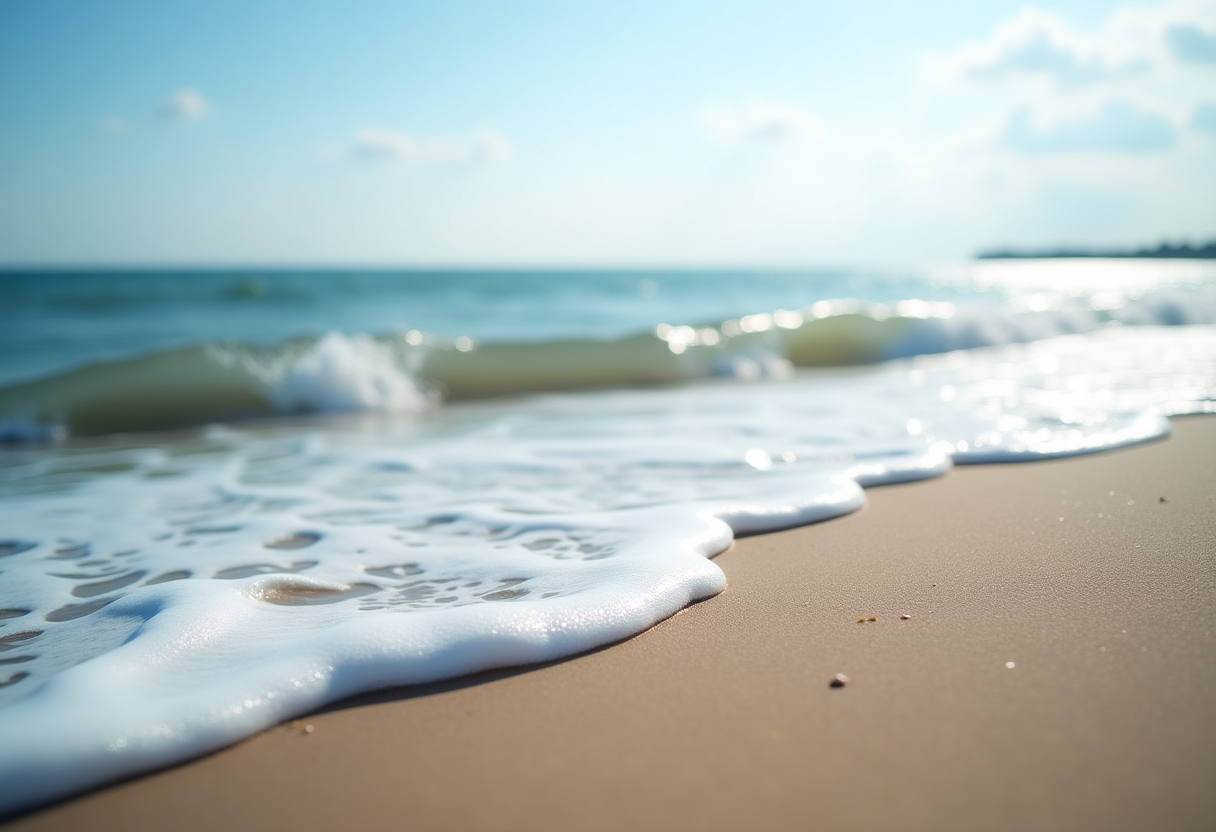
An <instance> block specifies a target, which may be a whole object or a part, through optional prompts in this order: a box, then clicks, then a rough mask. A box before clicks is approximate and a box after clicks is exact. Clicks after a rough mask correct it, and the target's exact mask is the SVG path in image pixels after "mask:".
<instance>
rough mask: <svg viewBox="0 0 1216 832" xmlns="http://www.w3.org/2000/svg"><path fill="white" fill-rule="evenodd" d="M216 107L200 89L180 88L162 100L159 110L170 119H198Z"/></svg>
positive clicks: (204, 116) (164, 116)
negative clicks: (204, 96)
mask: <svg viewBox="0 0 1216 832" xmlns="http://www.w3.org/2000/svg"><path fill="white" fill-rule="evenodd" d="M213 109H214V108H213V107H212V106H211V103H210V102H208V101H207V99H205V98H203V96H202V93H200V92H199V91H198V90H192V89H188V88H187V89H180V90H178V91H177V92H175V93H173V95H171V96H169V97H168V98H166V99H165V100H164V101H162V102H161V104H160V106H159V107H158V108H157V112H159V113H160V115H161V116H162V117H163V118H167V119H169V120H170V121H198V120H199V119H201V118H206V117H207V116H209V115H210V114H211V112H212V110H213Z"/></svg>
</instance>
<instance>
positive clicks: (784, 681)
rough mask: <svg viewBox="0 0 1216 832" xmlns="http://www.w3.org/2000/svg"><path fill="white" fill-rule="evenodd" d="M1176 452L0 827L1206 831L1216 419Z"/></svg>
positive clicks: (1198, 420) (934, 519) (1000, 502)
mask: <svg viewBox="0 0 1216 832" xmlns="http://www.w3.org/2000/svg"><path fill="white" fill-rule="evenodd" d="M1173 424H1174V436H1173V437H1171V438H1169V439H1165V440H1160V441H1156V442H1151V443H1148V444H1144V445H1137V446H1132V447H1129V448H1124V449H1119V450H1114V451H1110V452H1106V453H1101V454H1091V455H1085V456H1082V457H1074V458H1069V459H1062V460H1048V461H1040V462H1032V463H1020V464H1016V465H1013V464H1008V465H981V466H961V467H959V468H956V469H954V470H953V471H951V472H950V473H948V474H947V475H945V476H944V477H941V478H937V479H933V480H927V481H921V482H914V483H905V484H901V485H892V486H884V487H881V488H873V489H867V498H868V503H867V505H866V507H864V508H863V509H861V510H860V511H858V512H856V513H854V514H851V515H847V516H845V517H841V518H838V519H835V520H830V521H827V522H824V523H819V524H815V525H812V526H804V527H800V528H796V529H792V530H788V531H783V532H776V533H771V534H763V535H756V536H751V537H746V538H743V539H740V540H738V541H736V543H735V544H734V545H733V546H732V548H731V549H730V550H728V551H727V552H725V553H723V554H722V555H719V556H718V557H717V558H716V559H715V561H716V562H717V563H718V564H719V565H720V566H721V567H722V568H723V570H724V571H725V572H726V575H727V580H728V588H727V589H726V591H725V592H724V593H723V594H721V595H719V596H717V597H715V598H711V599H708V600H706V601H703V602H700V603H697V604H694V605H692V606H690V607H688V608H686V609H685V610H683V611H681V612H680V613H678V614H676V615H675V616H673V617H672V618H670V619H668V620H666V621H664V622H662V623H660V624H658V625H657V626H655V627H654V628H652V629H651V630H649V631H647V632H645V633H643V634H641V635H639V636H637V637H635V638H632V639H629V640H627V641H624V642H621V643H618V644H615V645H612V646H609V647H606V648H601V649H599V650H596V651H593V652H592V653H590V654H584V655H581V656H576V657H574V658H572V659H567V660H563V661H559V662H555V663H552V664H549V665H542V666H538V667H525V668H517V669H513V670H507V671H497V672H492V673H485V674H479V675H478V676H475V677H469V678H464V679H457V680H452V681H449V682H445V683H439V684H435V685H427V686H422V687H420V688H416V689H396V690H390V691H383V692H380V693H375V694H369V695H366V696H361V697H356V698H354V699H350V700H345V701H344V702H341V703H338V704H336V705H334V706H331V707H330V708H327V709H325V710H324V711H322V712H320V713H316V714H313V715H311V716H309V717H306V718H303V719H300V720H296V721H294V722H292V723H289V724H287V725H283V726H279V727H278V728H274V729H271V730H270V731H266V732H264V733H262V734H260V735H258V736H256V737H253V738H251V739H249V740H247V741H245V742H242V743H240V744H238V745H236V746H233V747H231V748H228V749H226V750H223V751H220V752H218V753H215V754H212V755H209V756H207V757H204V758H201V759H198V760H195V761H193V762H190V763H186V764H183V765H180V766H176V767H174V768H171V769H168V770H164V771H160V772H155V773H152V774H149V775H147V776H144V777H140V778H137V779H134V780H130V781H126V782H124V783H120V784H117V785H114V786H110V787H107V788H104V789H101V790H98V791H96V792H92V793H90V794H86V795H84V796H81V797H78V798H75V799H71V800H67V801H63V802H61V803H58V804H55V805H53V806H51V807H48V808H45V809H42V810H39V811H35V812H32V813H29V814H26V815H24V816H20V817H18V818H14V819H12V820H11V821H10V828H12V829H29V830H34V829H64V828H69V827H72V828H78V827H89V826H96V825H99V822H100V821H103V820H104V821H113V822H121V823H122V824H123V826H124V827H125V828H128V829H132V830H139V829H145V828H147V829H154V828H157V829H159V828H165V827H167V826H170V825H172V826H173V827H174V828H179V829H206V830H213V829H214V828H216V827H217V826H223V825H229V826H233V825H235V826H236V827H237V828H246V827H249V828H292V829H328V828H335V827H337V826H345V825H351V824H364V825H371V826H373V827H379V826H383V825H385V824H386V822H388V821H392V822H394V823H399V824H402V825H416V826H418V827H420V828H427V829H437V828H438V829H441V828H451V829H496V830H501V829H514V828H520V829H524V828H526V829H529V830H537V829H540V830H543V829H572V828H574V829H621V828H640V829H659V828H664V829H673V828H675V829H679V828H694V827H695V828H698V829H740V828H755V829H767V828H772V829H783V828H791V827H805V826H808V825H810V824H813V823H817V824H822V825H823V826H825V827H827V828H832V829H876V828H886V827H891V828H897V829H899V830H901V832H907V830H913V829H977V828H982V829H1026V828H1043V829H1056V828H1059V829H1063V828H1069V829H1076V828H1103V829H1107V830H1111V829H1129V830H1130V829H1144V828H1150V827H1151V828H1168V829H1192V828H1193V829H1204V828H1209V827H1210V826H1211V825H1212V824H1213V823H1216V794H1214V793H1213V792H1212V790H1211V788H1210V780H1211V774H1212V772H1213V771H1216V699H1214V698H1213V697H1212V696H1211V692H1212V691H1213V690H1214V689H1216V649H1214V648H1216V637H1214V631H1216V627H1214V626H1213V625H1212V623H1211V622H1210V620H1209V618H1208V616H1209V614H1210V612H1211V611H1212V610H1213V609H1216V512H1213V511H1212V508H1213V498H1212V495H1213V494H1216V419H1213V418H1210V417H1195V418H1183V419H1175V420H1174V422H1173ZM1111 492H1114V493H1113V494H1112V493H1111ZM1161 498H1164V502H1160V500H1161ZM1059 517H1063V518H1064V519H1063V520H1059V519H1058V518H1059ZM901 614H907V615H910V616H911V618H909V619H907V620H901V619H900V615H901ZM871 615H873V616H875V617H876V618H877V620H876V621H874V622H866V623H858V622H857V619H858V618H859V617H869V616H871ZM1008 662H1012V663H1013V667H1012V668H1010V667H1007V663H1008ZM836 673H844V674H847V675H848V677H849V678H850V682H849V684H848V685H846V686H845V687H844V688H843V689H831V688H830V687H829V685H828V683H829V681H830V680H831V679H832V678H833V676H834V675H835V674H836ZM308 727H311V731H309V730H307V728H308Z"/></svg>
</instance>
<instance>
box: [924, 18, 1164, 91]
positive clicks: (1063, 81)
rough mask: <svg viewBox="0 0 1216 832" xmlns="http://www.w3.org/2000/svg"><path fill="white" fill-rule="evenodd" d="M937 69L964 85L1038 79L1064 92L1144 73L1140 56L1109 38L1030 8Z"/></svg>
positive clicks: (1144, 63) (947, 58)
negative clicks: (1081, 31)
mask: <svg viewBox="0 0 1216 832" xmlns="http://www.w3.org/2000/svg"><path fill="white" fill-rule="evenodd" d="M1104 35H1106V36H1104ZM936 63H937V67H938V68H939V70H940V71H942V72H944V74H946V75H947V76H951V77H954V78H957V79H961V80H964V81H985V80H997V79H1003V78H1016V77H1023V78H1041V79H1049V80H1051V81H1054V82H1055V83H1056V84H1057V85H1059V86H1062V87H1070V86H1078V85H1084V84H1092V83H1097V82H1101V81H1106V80H1111V79H1115V78H1120V77H1126V76H1128V75H1133V74H1137V73H1142V72H1144V71H1146V70H1147V69H1148V62H1147V59H1146V57H1145V55H1144V54H1143V50H1141V49H1129V48H1128V44H1125V43H1120V42H1118V41H1117V39H1112V38H1111V37H1109V34H1108V33H1103V34H1099V35H1094V36H1086V35H1082V34H1079V33H1077V32H1074V31H1073V30H1072V29H1070V28H1069V26H1068V24H1066V23H1065V22H1064V21H1063V20H1061V19H1060V18H1059V17H1057V16H1056V15H1053V14H1050V13H1049V12H1044V11H1040V10H1039V9H1034V8H1027V9H1023V10H1022V11H1021V12H1019V13H1018V14H1017V15H1016V16H1015V17H1013V18H1012V19H1010V20H1007V21H1005V22H1004V23H1002V24H1000V25H999V26H997V28H996V30H995V31H994V32H993V33H992V35H991V36H990V37H989V38H988V40H986V41H983V42H981V43H970V44H964V45H963V46H960V47H959V48H957V49H956V50H954V51H953V52H951V53H949V54H948V55H945V56H943V57H940V58H938V59H937V60H936Z"/></svg>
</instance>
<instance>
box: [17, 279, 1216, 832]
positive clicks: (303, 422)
mask: <svg viewBox="0 0 1216 832" xmlns="http://www.w3.org/2000/svg"><path fill="white" fill-rule="evenodd" d="M0 299H2V300H3V304H2V306H0V310H2V311H0V324H2V329H0V356H2V358H0V360H2V361H3V364H2V366H0V380H2V381H0V383H2V384H3V386H2V387H0V420H2V422H0V423H2V424H3V428H2V429H0V430H2V432H3V436H4V439H5V444H4V445H3V446H2V450H0V499H2V500H3V507H4V510H3V516H2V518H0V786H2V788H0V812H13V811H19V810H21V809H23V808H26V807H30V806H33V805H37V804H38V803H41V802H45V801H47V800H52V799H55V798H58V797H61V796H64V795H68V794H71V793H73V792H78V791H80V790H82V789H85V788H88V787H90V786H93V785H97V784H100V783H104V782H107V781H110V780H113V779H116V778H121V777H123V776H127V775H130V774H132V773H137V772H140V771H145V770H148V769H150V768H154V767H157V766H163V765H166V764H169V763H172V762H175V761H179V760H183V759H186V758H189V757H192V756H195V755H198V754H200V753H203V752H206V751H209V750H213V749H216V748H219V747H222V746H224V745H226V744H230V743H232V742H235V741H237V740H239V739H241V738H243V737H246V736H249V735H250V734H252V733H254V732H256V731H258V730H261V729H263V728H266V727H268V726H271V725H273V724H275V723H277V722H280V721H282V720H285V719H288V718H291V717H293V716H297V715H300V714H303V713H306V712H308V711H310V710H313V709H316V708H317V707H320V706H322V705H324V704H326V703H329V702H333V701H335V700H337V699H340V698H342V697H345V696H348V695H351V694H354V693H358V692H361V691H367V690H371V689H375V688H380V687H386V686H391V685H401V684H413V683H420V682H426V681H432V680H436V679H442V678H447V677H452V676H457V675H461V674H467V673H471V672H474V671H477V670H482V669H487V668H492V667H501V666H507V665H517V664H526V663H532V662H539V661H544V660H548V659H553V658H558V657H561V656H568V655H572V654H576V653H579V652H581V651H585V650H587V649H590V648H592V647H595V646H598V645H602V644H606V643H610V642H612V641H616V640H619V639H622V638H625V637H628V636H630V635H633V634H636V633H638V632H641V631H642V630H645V629H646V628H648V627H649V626H651V625H652V624H654V623H655V622H657V621H659V620H662V619H663V618H665V617H667V616H669V615H671V614H673V613H674V612H676V611H677V610H679V609H680V608H681V607H683V606H685V605H686V604H688V603H689V602H690V601H693V600H696V599H700V598H706V597H710V596H712V595H714V594H716V593H718V592H720V591H721V590H722V589H723V588H724V586H725V577H724V576H723V574H722V572H721V570H720V569H718V567H717V566H715V565H714V563H713V562H712V560H711V558H712V556H713V555H715V554H717V553H718V552H721V551H722V550H723V549H725V548H726V547H727V546H729V544H730V542H731V540H732V539H733V537H734V536H735V535H737V534H746V533H754V532H762V531H767V530H773V529H779V528H784V527H790V526H795V525H801V524H805V523H812V522H815V521H818V520H823V519H827V518H830V517H834V516H837V515H840V514H843V513H846V512H849V511H852V510H854V509H856V508H857V507H859V506H860V505H861V504H862V502H863V500H864V496H863V492H862V488H863V487H866V486H871V485H878V484H883V483H892V482H899V481H905V480H913V479H921V478H926V477H933V476H938V475H940V474H942V473H944V472H945V471H947V470H948V469H949V467H950V466H951V465H952V464H954V463H958V462H1006V461H1009V462H1011V461H1021V460H1031V459H1041V458H1045V457H1058V456H1068V455H1074V454H1079V453H1086V452H1093V451H1100V450H1103V449H1107V448H1113V447H1118V446H1121V445H1126V444H1129V443H1134V442H1139V441H1143V440H1146V439H1150V438H1154V437H1159V436H1162V435H1164V434H1165V433H1167V432H1168V429H1169V425H1168V419H1167V417H1168V416H1170V415H1176V414H1183V413H1198V412H1210V411H1212V410H1214V409H1216V326H1214V325H1213V322H1214V321H1216V264H1212V263H1203V262H1199V263H1168V262H1153V261H1140V262H1135V261H1072V262H1063V261H1051V262H1011V263H990V264H978V265H967V266H958V267H954V268H950V269H936V270H928V269H926V270H909V271H908V272H907V273H860V272H859V273H849V272H824V273H761V274H749V273H707V274H696V273H657V272H656V273H628V272H620V273H569V274H567V273H557V272H535V273H523V272H515V273H507V272H499V273H495V272H490V273H476V274H473V273H399V274H397V273H372V274H357V273H311V274H296V273H285V272H276V273H266V274H254V273H231V272H226V273H194V274H174V273H150V272H145V273H124V274H117V273H110V274H83V273H77V274H65V275H52V274H45V273H44V274H9V275H5V276H0ZM811 600H812V602H813V599H811Z"/></svg>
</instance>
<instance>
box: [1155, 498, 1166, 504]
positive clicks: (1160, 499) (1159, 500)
mask: <svg viewBox="0 0 1216 832" xmlns="http://www.w3.org/2000/svg"><path fill="white" fill-rule="evenodd" d="M1157 502H1159V503H1164V502H1165V498H1164V497H1158V498H1157Z"/></svg>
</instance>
